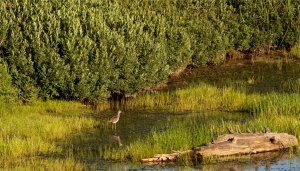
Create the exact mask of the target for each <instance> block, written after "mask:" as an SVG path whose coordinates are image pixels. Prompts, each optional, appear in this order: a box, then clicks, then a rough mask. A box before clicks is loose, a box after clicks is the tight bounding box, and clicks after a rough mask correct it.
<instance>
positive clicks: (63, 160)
mask: <svg viewBox="0 0 300 171" xmlns="http://www.w3.org/2000/svg"><path fill="white" fill-rule="evenodd" d="M0 103H1V105H0V124H1V128H0V168H6V169H8V168H18V167H20V168H22V169H25V168H27V169H30V170H31V169H37V168H39V169H46V170H48V169H50V170H81V169H82V168H83V167H85V164H84V163H82V162H79V161H77V160H75V158H74V156H73V155H72V154H67V153H65V151H66V149H64V148H63V146H61V145H58V143H57V142H60V141H62V142H64V143H65V144H64V145H65V147H68V146H70V145H71V144H68V141H66V140H67V138H68V137H69V136H71V134H72V133H75V132H81V131H84V130H86V129H91V128H93V127H95V126H96V124H97V123H96V121H95V120H94V119H91V118H87V117H84V116H85V115H87V114H90V113H91V110H90V109H88V108H86V107H84V106H83V105H81V104H80V103H76V102H63V101H48V102H35V103H33V104H31V105H26V106H25V105H16V104H13V105H9V104H2V102H0Z"/></svg>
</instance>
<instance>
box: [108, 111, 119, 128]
mask: <svg viewBox="0 0 300 171" xmlns="http://www.w3.org/2000/svg"><path fill="white" fill-rule="evenodd" d="M121 113H122V111H121V110H119V111H118V114H117V115H116V116H113V117H112V118H110V120H109V121H108V122H110V123H112V124H113V126H114V125H115V128H117V122H118V121H119V119H120V115H121ZM113 126H112V127H113Z"/></svg>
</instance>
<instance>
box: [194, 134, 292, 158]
mask: <svg viewBox="0 0 300 171" xmlns="http://www.w3.org/2000/svg"><path fill="white" fill-rule="evenodd" d="M297 145H298V140H297V138H296V137H295V136H292V135H289V134H286V133H264V134H251V133H243V134H225V135H222V136H219V137H218V138H217V139H216V140H214V141H213V142H212V143H210V144H208V145H207V146H200V147H197V148H195V149H194V152H195V154H197V155H200V156H202V157H210V156H229V155H238V154H255V153H261V152H268V151H278V150H281V149H286V148H290V147H294V146H297Z"/></svg>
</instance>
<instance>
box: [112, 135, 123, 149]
mask: <svg viewBox="0 0 300 171" xmlns="http://www.w3.org/2000/svg"><path fill="white" fill-rule="evenodd" d="M110 139H111V140H112V141H114V142H117V143H118V145H119V147H121V146H123V144H122V143H121V138H120V136H118V135H112V136H110Z"/></svg>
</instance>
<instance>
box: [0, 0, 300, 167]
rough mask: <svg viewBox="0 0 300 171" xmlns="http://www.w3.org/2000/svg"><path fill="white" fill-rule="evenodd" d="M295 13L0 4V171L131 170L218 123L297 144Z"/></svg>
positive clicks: (203, 6) (290, 7)
mask: <svg viewBox="0 0 300 171" xmlns="http://www.w3.org/2000/svg"><path fill="white" fill-rule="evenodd" d="M299 11H300V2H299V1H291V0H287V1H276V0H270V1H263V0H253V1H242V0H221V1H217V0H216V1H215V0H212V1H211V0H209V1H206V0H204V1H194V0H186V1H180V0H170V1H165V0H156V1H148V0H145V1H138V0H133V1H130V2H129V1H126V0H125V1H120V0H115V1H98V0H89V1H85V2H82V1H76V0H66V1H63V2H62V1H61V0H53V1H32V0H20V1H9V0H4V1H1V2H0V15H1V20H0V23H1V24H0V125H1V127H0V168H3V169H28V170H36V169H46V170H97V169H103V168H106V169H112V170H120V169H124V168H126V167H135V166H137V167H139V168H143V167H144V166H141V165H139V164H137V163H138V161H139V160H140V159H141V158H145V157H150V156H153V155H154V154H156V153H169V152H171V151H172V150H187V149H190V148H191V147H194V146H197V145H201V144H206V143H208V142H210V141H211V140H212V139H213V138H215V137H216V136H218V135H220V134H223V133H225V132H226V131H227V130H226V127H228V126H229V127H232V128H233V129H234V130H235V131H237V132H245V131H246V129H247V128H250V129H252V130H253V129H255V128H257V129H259V130H262V128H263V127H264V126H267V127H269V128H270V129H271V130H272V131H274V132H287V133H290V134H293V135H295V136H297V138H298V140H300V115H299V114H300V94H299V93H300V76H299V73H300V64H299V61H297V60H298V58H299V56H300V52H299V51H300V46H299V40H300V24H299V23H300V13H299ZM277 52H280V53H277ZM265 53H267V54H271V55H270V56H271V57H270V56H264V57H263V58H262V59H263V60H261V61H259V60H258V58H259V56H258V55H260V54H265ZM240 58H243V59H240ZM232 63H234V64H232ZM187 66H188V67H187ZM182 68H185V70H184V71H183V72H182V73H180V74H178V73H177V72H178V71H180V70H182ZM175 75H176V76H177V77H176V78H175ZM170 76H171V77H170ZM167 81H168V82H167ZM163 84H166V86H157V85H163ZM153 86H157V87H158V88H160V90H159V91H156V89H155V88H157V87H153ZM135 95H136V97H135ZM124 97H130V98H132V99H130V100H125V99H124ZM108 99H110V100H116V99H117V100H119V101H116V102H115V103H113V102H112V101H108ZM83 104H87V106H86V105H83ZM89 105H92V106H93V108H91V107H90V106H89ZM119 109H120V110H122V111H123V112H124V114H123V113H122V115H121V118H120V121H119V122H118V123H117V128H116V129H115V130H112V129H111V125H109V123H107V121H108V118H110V117H111V115H115V114H116V111H117V110H119ZM108 115H109V116H108ZM299 151H300V150H299V149H296V151H292V152H290V153H289V155H293V154H295V155H296V156H299V154H300V152H299ZM246 158H247V157H246ZM296 158H297V157H296ZM296 158H293V159H292V160H293V161H295V159H296ZM205 162H207V163H209V162H212V161H211V159H206V160H205ZM180 164H181V165H187V166H190V165H191V163H190V161H189V160H188V158H185V157H182V158H181V159H180ZM236 164H237V163H236ZM114 167H116V168H114ZM170 167H171V168H172V167H177V168H179V166H178V165H176V166H170ZM195 167H196V168H197V167H198V166H195ZM206 167H207V168H208V169H212V170H213V168H214V167H212V168H211V166H209V165H206ZM295 167H298V168H299V167H300V165H299V162H298V164H296V166H295Z"/></svg>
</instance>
